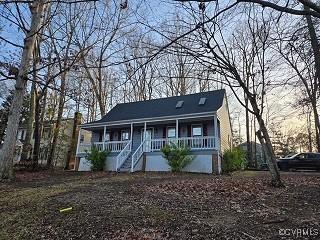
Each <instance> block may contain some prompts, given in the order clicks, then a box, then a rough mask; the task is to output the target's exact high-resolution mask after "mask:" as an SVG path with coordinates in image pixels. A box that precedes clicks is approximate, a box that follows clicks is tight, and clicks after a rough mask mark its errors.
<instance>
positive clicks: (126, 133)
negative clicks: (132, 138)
mask: <svg viewBox="0 0 320 240" xmlns="http://www.w3.org/2000/svg"><path fill="white" fill-rule="evenodd" d="M121 140H122V141H126V140H129V131H127V130H123V131H121Z"/></svg>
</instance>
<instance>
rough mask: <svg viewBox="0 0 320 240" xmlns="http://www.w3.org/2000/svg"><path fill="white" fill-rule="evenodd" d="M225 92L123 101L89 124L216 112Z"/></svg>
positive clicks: (217, 91) (216, 91)
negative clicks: (178, 104)
mask: <svg viewBox="0 0 320 240" xmlns="http://www.w3.org/2000/svg"><path fill="white" fill-rule="evenodd" d="M225 93H226V91H225V90H224V89H221V90H215V91H210V92H202V93H195V94H189V95H183V96H176V97H168V98H159V99H153V100H148V101H138V102H131V103H121V104H117V105H116V106H115V107H114V108H112V109H111V110H110V111H109V112H108V113H107V114H106V115H105V116H103V117H102V119H100V120H98V121H95V122H91V123H89V124H93V123H105V122H115V121H125V120H133V119H144V118H158V117H166V116H168V117H169V116H179V115H186V114H193V113H197V114H199V113H206V112H214V111H217V110H218V109H219V108H220V107H221V106H222V104H223V99H224V96H225ZM200 98H206V101H205V104H203V105H199V100H200ZM178 101H183V105H182V107H181V108H176V105H177V102H178Z"/></svg>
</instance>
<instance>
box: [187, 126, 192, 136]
mask: <svg viewBox="0 0 320 240" xmlns="http://www.w3.org/2000/svg"><path fill="white" fill-rule="evenodd" d="M187 129H188V137H191V125H187Z"/></svg>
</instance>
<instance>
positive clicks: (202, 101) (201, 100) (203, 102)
mask: <svg viewBox="0 0 320 240" xmlns="http://www.w3.org/2000/svg"><path fill="white" fill-rule="evenodd" d="M206 101H207V98H205V97H203V98H200V100H199V105H200V106H201V105H204V104H205V103H206Z"/></svg>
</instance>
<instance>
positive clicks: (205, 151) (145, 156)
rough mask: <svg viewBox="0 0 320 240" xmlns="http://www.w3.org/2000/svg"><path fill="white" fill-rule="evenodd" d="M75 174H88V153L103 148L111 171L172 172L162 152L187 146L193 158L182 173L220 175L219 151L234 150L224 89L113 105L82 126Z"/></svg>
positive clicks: (108, 168) (107, 166)
mask: <svg viewBox="0 0 320 240" xmlns="http://www.w3.org/2000/svg"><path fill="white" fill-rule="evenodd" d="M80 128H81V129H82V130H83V129H84V130H86V131H90V132H91V133H92V137H91V139H90V140H89V141H88V140H85V139H84V137H83V134H82V131H81V134H79V136H80V137H79V140H78V147H77V156H78V157H79V160H80V163H79V171H86V170H90V164H89V163H88V162H87V160H86V151H90V148H91V146H92V145H95V146H97V147H98V148H99V149H101V150H102V149H107V150H110V151H111V154H110V155H109V156H108V157H107V159H106V170H109V171H131V172H134V171H170V167H169V165H168V164H167V161H166V159H164V158H163V155H162V152H161V151H160V150H161V148H162V147H163V146H165V145H166V144H168V143H170V142H174V143H179V144H184V145H188V146H189V147H190V148H191V150H192V155H194V156H195V159H194V160H193V162H192V163H191V164H190V165H188V166H187V167H186V168H185V169H184V171H188V172H203V173H213V172H215V173H220V172H221V152H223V151H224V150H225V149H229V148H231V147H232V146H231V145H232V132H231V125H230V119H229V111H228V104H227V98H226V92H225V90H216V91H210V92H203V93H196V94H190V95H184V96H177V97H168V98H162V99H154V100H148V101H140V102H132V103H123V104H118V105H116V106H115V107H114V108H113V109H112V110H111V111H110V112H108V113H107V114H106V115H105V116H104V117H102V119H101V120H99V121H95V122H91V123H86V124H82V125H80Z"/></svg>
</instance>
